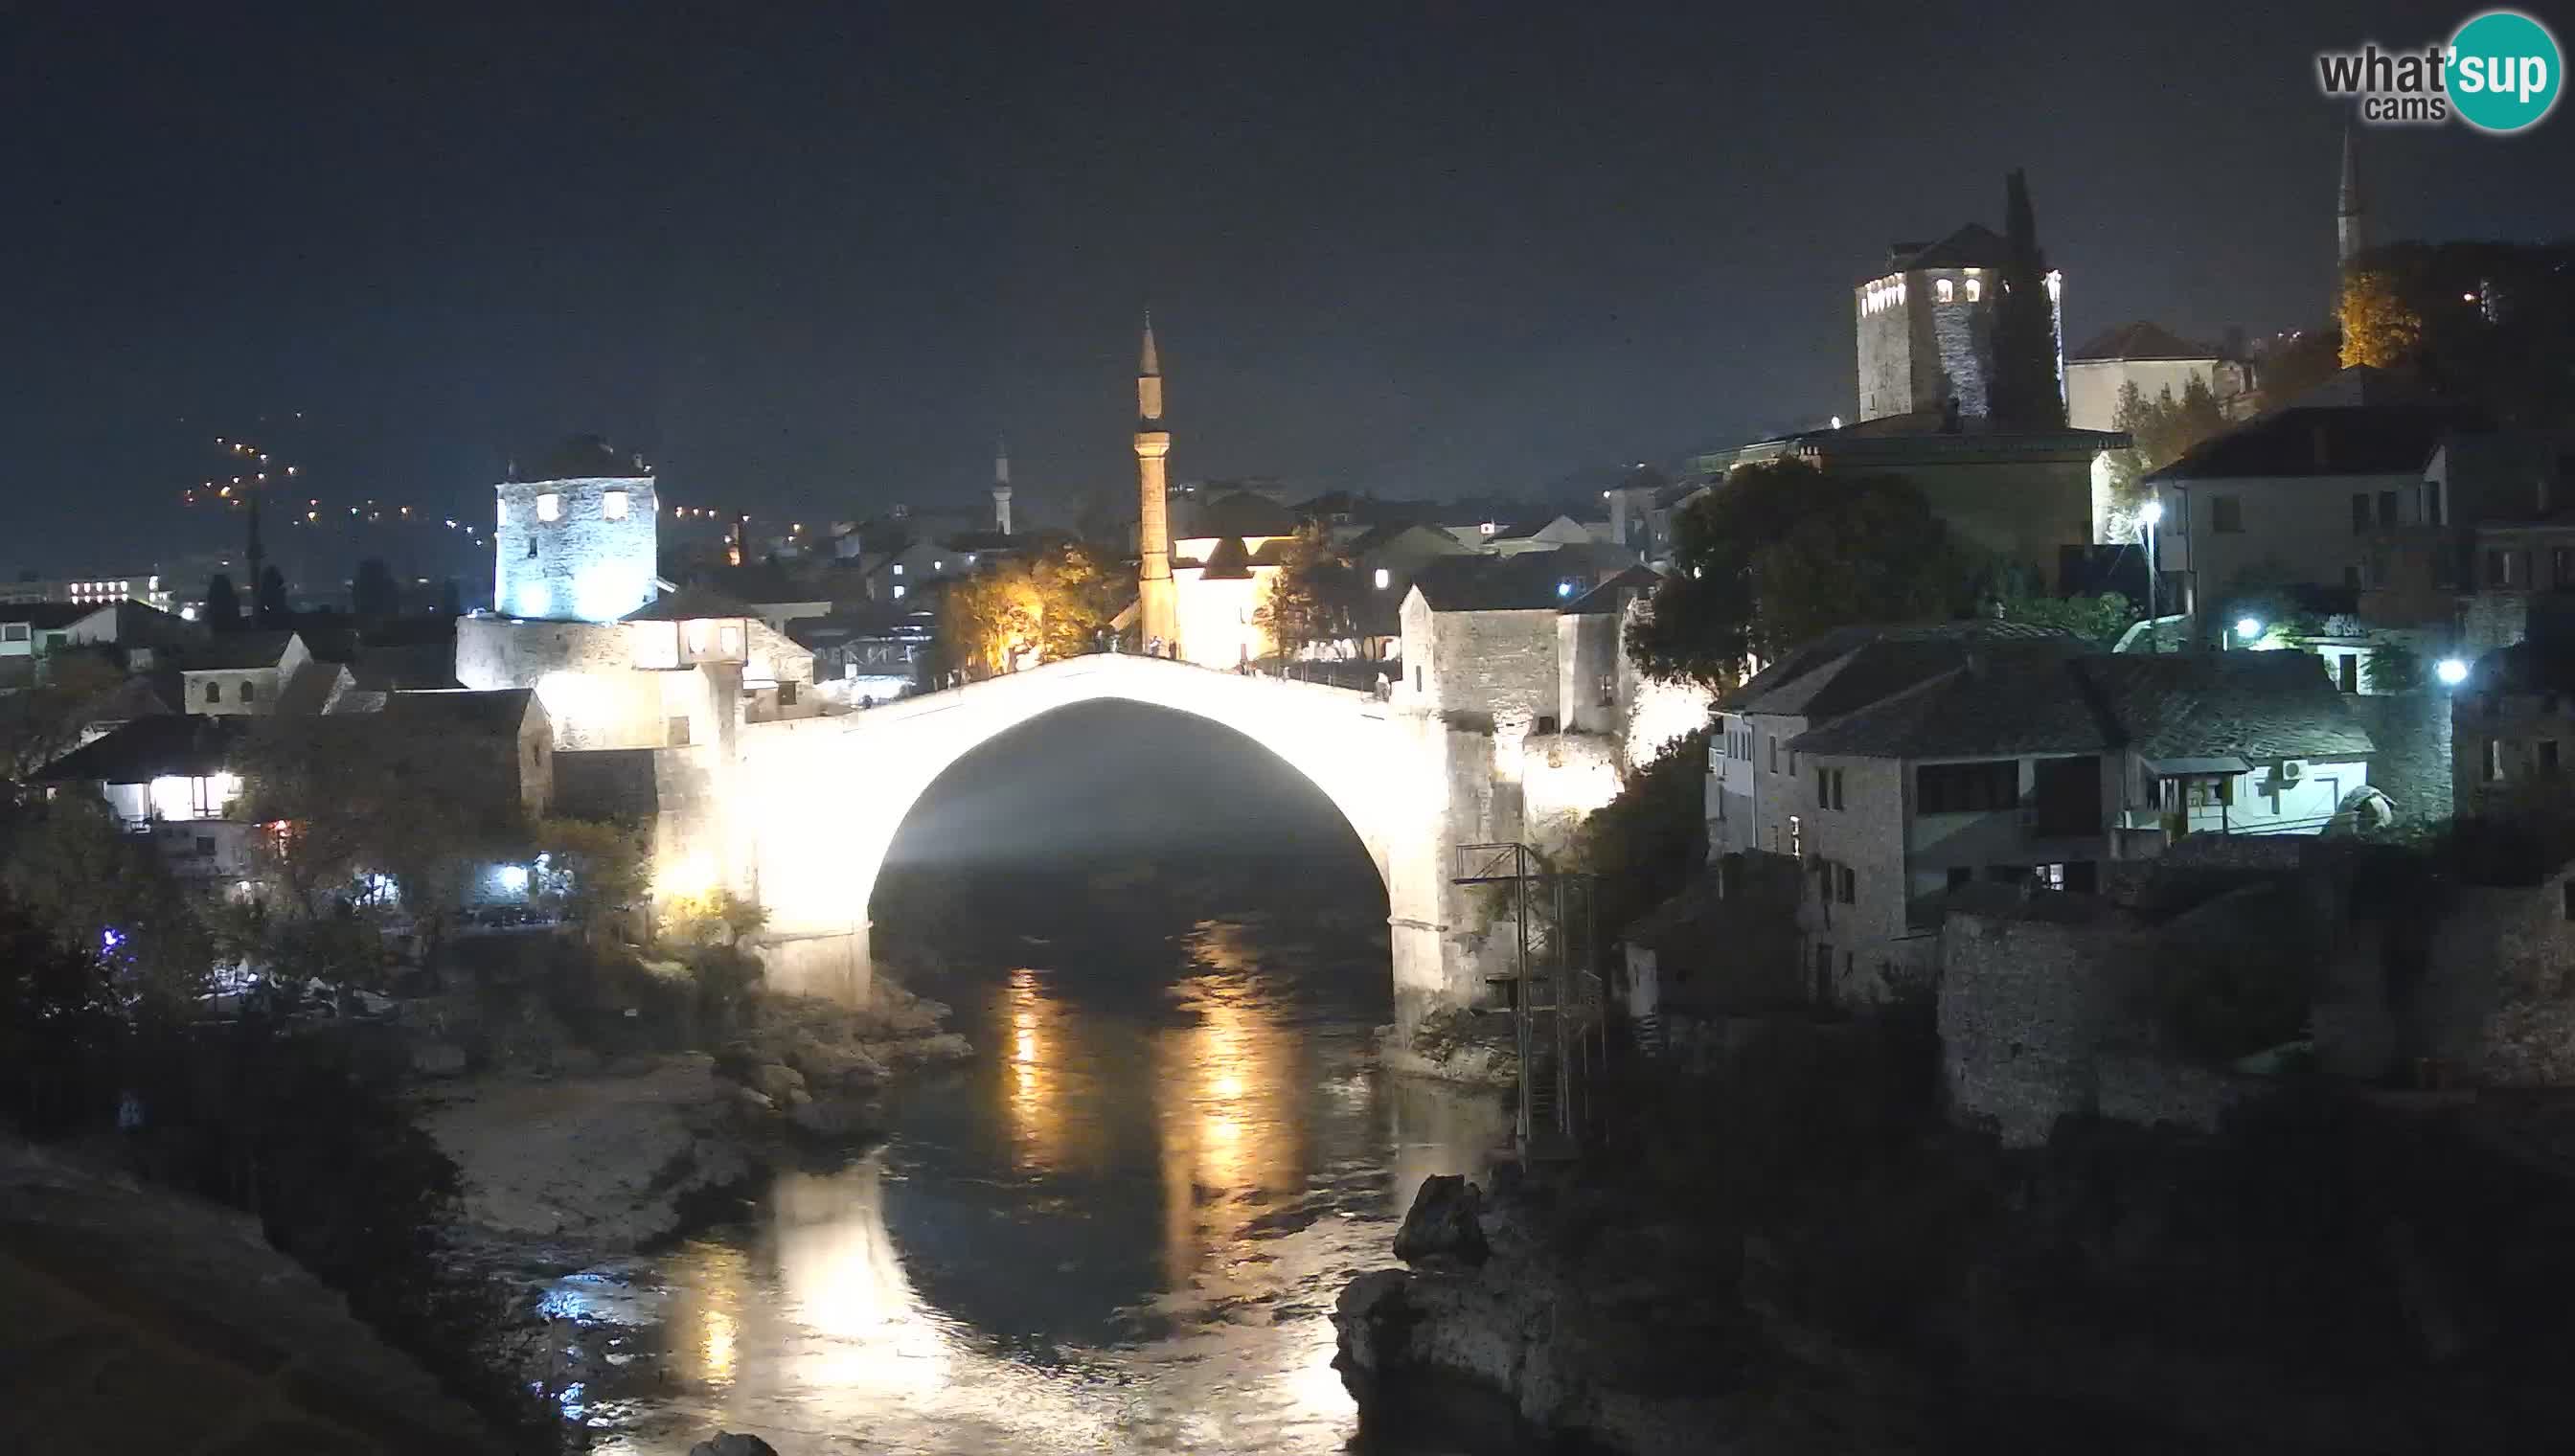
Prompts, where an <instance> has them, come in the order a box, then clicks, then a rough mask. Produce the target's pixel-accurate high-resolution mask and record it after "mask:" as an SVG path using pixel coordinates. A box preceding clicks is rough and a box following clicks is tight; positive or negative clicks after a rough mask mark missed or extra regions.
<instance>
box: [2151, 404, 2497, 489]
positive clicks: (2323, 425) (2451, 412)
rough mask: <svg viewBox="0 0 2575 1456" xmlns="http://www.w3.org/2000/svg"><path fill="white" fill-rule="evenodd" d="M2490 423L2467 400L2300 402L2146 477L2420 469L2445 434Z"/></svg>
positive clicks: (2378, 472) (2218, 477)
mask: <svg viewBox="0 0 2575 1456" xmlns="http://www.w3.org/2000/svg"><path fill="white" fill-rule="evenodd" d="M2491 423H2492V422H2491V421H2489V420H2488V419H2487V418H2486V416H2485V415H2484V413H2483V412H2481V411H2479V410H2476V409H2474V408H2471V407H2468V406H2462V405H2354V406H2325V405H2306V406H2298V407H2295V408H2292V409H2286V410H2281V411H2279V412H2278V413H2276V414H2270V415H2265V416H2263V417H2262V418H2260V419H2258V420H2252V421H2248V422H2247V423H2245V424H2242V425H2239V426H2237V427H2235V428H2234V429H2232V430H2229V431H2227V432H2226V433H2225V434H2223V435H2218V436H2214V437H2212V438H2210V439H2208V440H2204V441H2202V442H2200V443H2199V444H2198V445H2196V446H2193V447H2192V448H2191V449H2190V450H2189V451H2188V452H2187V453H2185V454H2184V455H2183V456H2182V458H2181V459H2179V460H2177V461H2174V462H2173V463H2172V464H2170V465H2168V466H2165V467H2164V468H2163V469H2162V470H2159V471H2156V472H2155V473H2154V474H2153V475H2150V476H2148V477H2146V479H2147V480H2149V481H2206V480H2242V479H2247V478H2261V477H2269V476H2373V475H2407V474H2411V473H2414V472H2417V471H2420V470H2422V469H2423V466H2424V464H2425V463H2426V462H2428V461H2429V460H2431V458H2432V448H2433V447H2434V446H2436V445H2438V444H2440V443H2441V437H2442V436H2444V435H2446V434H2448V433H2449V432H2451V431H2453V430H2468V431H2479V430H2484V429H2487V428H2489V427H2490V425H2491Z"/></svg>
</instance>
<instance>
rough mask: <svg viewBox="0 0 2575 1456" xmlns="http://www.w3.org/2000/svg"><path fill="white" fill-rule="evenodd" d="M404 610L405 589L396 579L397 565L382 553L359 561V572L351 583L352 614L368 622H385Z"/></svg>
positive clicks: (350, 603) (350, 609) (350, 600)
mask: <svg viewBox="0 0 2575 1456" xmlns="http://www.w3.org/2000/svg"><path fill="white" fill-rule="evenodd" d="M401 612H402V589H401V588H400V587H398V586H396V585H395V583H394V573H393V568H391V567H389V566H386V565H385V560H384V558H382V557H372V556H371V557H369V558H367V559H366V560H365V561H362V562H360V563H358V574H357V576H356V577H354V578H352V579H351V580H350V583H349V613H350V615H351V616H353V617H355V618H357V619H358V620H359V621H360V622H364V623H385V622H390V621H392V620H393V619H394V618H395V617H397V616H399V615H401Z"/></svg>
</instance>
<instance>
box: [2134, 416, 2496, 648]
mask: <svg viewBox="0 0 2575 1456" xmlns="http://www.w3.org/2000/svg"><path fill="white" fill-rule="evenodd" d="M2488 426H2489V422H2488V421H2487V420H2486V419H2485V417H2484V416H2483V415H2482V414H2480V413H2478V412H2477V411H2475V410H2472V409H2467V408H2464V407H2461V406H2455V405H2436V404H2373V405H2351V406H2321V405H2302V406H2296V407H2292V408H2290V409H2285V410H2280V411H2276V412H2274V413H2272V414H2269V415H2264V416H2262V417H2261V418H2259V419H2256V420H2253V421H2250V422H2248V423H2246V424H2243V425H2240V426H2237V427H2236V428H2235V429H2232V430H2229V431H2227V432H2225V433H2224V434H2221V435H2218V436H2215V437H2213V438H2212V439H2209V440H2206V441H2203V442H2201V443H2200V444H2199V445H2197V446H2196V447H2194V448H2192V449H2191V450H2189V451H2188V452H2186V453H2185V454H2183V456H2182V457H2181V459H2179V460H2177V461H2174V462H2173V463H2172V464H2170V465H2167V466H2165V467H2164V468H2163V469H2161V470H2159V471H2156V472H2154V473H2153V474H2152V475H2149V476H2147V477H2146V480H2145V484H2146V486H2147V487H2148V488H2149V489H2151V490H2152V491H2153V493H2154V496H2153V499H2154V500H2155V501H2157V502H2158V503H2160V504H2161V505H2162V507H2163V523H2162V526H2161V528H2160V530H2159V532H2158V535H2157V547H2156V555H2157V557H2158V558H2159V560H2160V565H2161V567H2162V569H2163V572H2164V576H2165V579H2166V580H2167V581H2169V582H2172V583H2173V584H2174V585H2175V591H2176V596H2175V598H2174V603H2175V605H2176V606H2178V607H2179V608H2180V609H2181V610H2182V611H2183V612H2184V613H2185V614H2187V615H2188V616H2189V617H2190V618H2191V623H2192V633H2193V637H2194V640H2196V641H2198V642H2201V643H2205V644H2209V645H2217V644H2219V643H2221V642H2222V641H2223V639H2224V637H2225V636H2226V634H2227V632H2228V630H2229V628H2230V627H2231V626H2232V624H2233V618H2232V616H2231V613H2232V606H2231V604H2232V601H2233V599H2235V598H2236V597H2237V596H2238V595H2239V594H2241V593H2243V592H2246V591H2251V590H2258V589H2263V588H2282V587H2299V586H2306V587H2331V588H2341V589H2348V590H2350V591H2352V592H2354V593H2358V592H2361V591H2364V590H2368V589H2370V588H2372V587H2373V585H2374V584H2377V583H2383V582H2386V581H2388V580H2390V577H2389V574H2390V572H2391V571H2392V570H2393V567H2392V564H2391V562H2390V561H2389V560H2388V557H2389V553H2390V552H2391V550H2392V549H2393V548H2392V543H2394V542H2396V541H2398V540H2404V539H2411V536H2412V535H2414V534H2419V533H2420V532H2421V531H2422V530H2423V528H2425V527H2426V526H2427V525H2429V526H2433V527H2437V526H2439V525H2440V524H2441V523H2443V522H2445V521H2447V520H2449V519H2451V509H2452V503H2450V502H2449V501H2447V500H2446V499H2444V498H2443V496H2442V494H2441V492H2440V488H2439V487H2438V486H2436V485H2431V484H2429V483H2427V481H2426V478H2425V468H2426V466H2427V464H2428V463H2429V462H2430V461H2431V459H2432V456H2433V453H2434V451H2435V449H2436V448H2437V447H2439V446H2440V445H2441V443H2442V442H2443V440H2444V439H2446V438H2448V437H2450V436H2451V435H2453V434H2454V433H2462V432H2475V431H2480V430H2483V429H2486V428H2488ZM2427 560H2428V558H2427Z"/></svg>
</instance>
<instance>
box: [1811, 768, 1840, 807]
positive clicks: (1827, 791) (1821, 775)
mask: <svg viewBox="0 0 2575 1456" xmlns="http://www.w3.org/2000/svg"><path fill="white" fill-rule="evenodd" d="M1841 806H1842V770H1840V769H1839V768H1818V769H1816V770H1815V807H1817V808H1840V807H1841Z"/></svg>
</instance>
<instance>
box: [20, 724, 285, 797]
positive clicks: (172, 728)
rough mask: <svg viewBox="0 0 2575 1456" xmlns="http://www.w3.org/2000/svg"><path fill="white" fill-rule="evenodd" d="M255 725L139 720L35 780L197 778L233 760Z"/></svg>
mask: <svg viewBox="0 0 2575 1456" xmlns="http://www.w3.org/2000/svg"><path fill="white" fill-rule="evenodd" d="M255 722H257V720H255V719H251V718H247V717H215V716H210V715H207V714H201V713H168V714H157V715H154V716H152V717H150V718H138V719H135V720H134V721H133V722H131V723H128V724H126V725H125V726H124V727H122V728H116V729H115V730H113V731H111V732H109V733H106V734H105V735H103V736H101V737H99V738H98V739H97V740H96V741H94V742H91V743H89V744H87V745H85V746H83V747H80V748H76V749H74V750H73V751H71V752H69V753H66V754H64V755H63V756H62V757H60V758H57V759H55V760H54V761H53V762H52V763H51V764H49V765H47V766H46V768H45V771H44V772H43V773H42V774H40V775H38V776H40V777H42V778H45V779H47V780H49V781H52V782H58V783H59V782H100V783H144V782H148V781H150V780H152V779H154V778H159V777H161V776H163V775H164V774H170V775H176V776H179V777H187V778H202V777H204V776H206V775H208V774H212V773H220V772H222V771H223V770H224V769H225V768H226V767H227V766H228V765H229V764H230V763H231V762H232V759H233V753H234V751H235V750H236V749H237V748H239V747H240V745H241V740H242V737H243V736H244V734H246V733H247V732H248V731H249V730H250V726H251V725H252V724H253V723H255Z"/></svg>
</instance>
